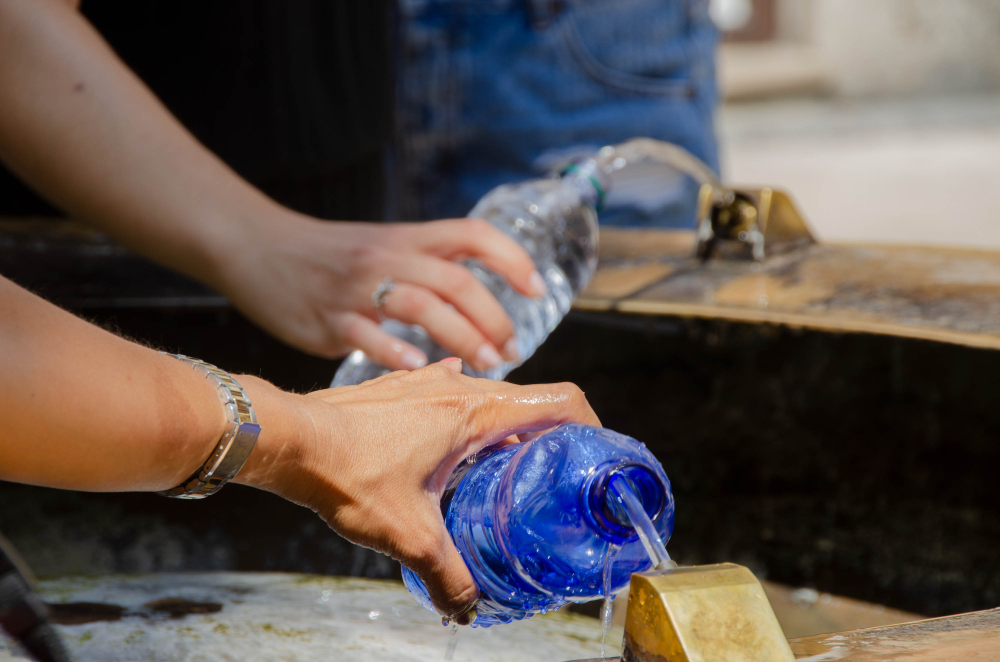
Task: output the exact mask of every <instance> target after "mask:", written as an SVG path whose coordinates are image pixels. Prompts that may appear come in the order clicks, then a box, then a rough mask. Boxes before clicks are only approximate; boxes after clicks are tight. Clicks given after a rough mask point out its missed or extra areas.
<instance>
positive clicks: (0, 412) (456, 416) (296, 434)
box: [0, 278, 599, 614]
mask: <svg viewBox="0 0 1000 662" xmlns="http://www.w3.org/2000/svg"><path fill="white" fill-rule="evenodd" d="M460 370H461V363H460V362H458V361H454V362H446V363H441V364H436V365H433V366H429V367H426V368H423V369H421V370H417V371H415V372H396V373H391V374H389V375H386V376H385V377H382V378H379V379H375V380H372V381H370V382H366V383H365V384H362V385H360V386H350V387H344V388H339V389H329V390H325V391H317V392H315V393H311V394H309V395H296V394H292V393H287V392H284V391H281V390H279V389H277V388H276V387H274V386H272V385H271V384H269V383H267V382H266V381H264V380H262V379H258V378H256V377H252V376H250V375H237V376H236V378H237V379H238V380H239V382H240V383H241V384H242V385H243V387H244V389H245V390H246V392H247V395H248V396H249V397H250V400H251V402H252V403H253V406H254V410H255V412H256V414H257V421H258V423H259V424H260V426H261V428H262V432H261V435H260V437H259V439H258V441H257V445H256V446H255V447H254V450H253V452H252V453H251V454H250V457H249V458H248V460H247V462H246V464H245V465H244V467H243V470H242V471H241V472H240V473H239V475H238V476H237V477H236V481H237V482H241V483H245V484H247V485H252V486H254V487H258V488H260V489H266V490H269V491H271V492H274V493H275V494H278V495H280V496H282V497H285V498H286V499H289V500H291V501H294V502H296V503H299V504H301V505H304V506H306V507H309V508H311V509H313V510H314V511H316V512H317V513H318V514H319V515H320V517H322V518H323V519H324V520H326V522H327V523H328V524H329V525H330V526H331V527H332V528H333V529H334V530H336V531H337V532H338V533H340V534H341V535H343V536H344V537H345V538H347V539H349V540H352V541H354V542H357V543H359V544H362V545H365V546H367V547H371V548H374V549H377V550H379V551H381V552H384V553H386V554H389V555H390V556H392V557H393V558H395V559H397V560H400V561H402V562H403V563H406V564H407V565H408V566H409V567H410V568H412V569H413V570H414V571H416V572H417V573H418V574H419V575H421V577H422V578H423V579H424V581H425V582H426V583H427V586H428V588H429V590H430V592H431V597H432V599H434V601H435V604H436V605H437V606H438V608H439V609H441V610H442V612H443V613H445V614H455V613H459V612H461V611H462V609H463V608H464V607H465V606H467V605H468V604H469V603H471V602H472V601H473V600H474V599H475V596H476V588H475V584H474V583H473V581H472V577H471V576H470V575H469V571H468V569H467V568H466V566H465V564H464V562H463V561H462V559H461V557H460V556H459V555H458V552H457V550H456V549H455V547H454V545H453V544H452V543H451V539H450V537H449V536H448V533H447V530H446V529H445V526H444V520H443V518H442V516H441V510H440V500H441V495H442V493H443V491H444V487H445V484H446V482H447V479H448V477H449V476H450V475H451V472H452V471H453V470H454V469H455V467H456V466H458V464H459V463H460V462H462V461H463V460H464V459H465V458H466V457H468V456H469V455H471V454H472V453H475V452H477V451H479V450H481V449H482V448H484V447H486V446H489V445H492V444H495V443H498V442H502V441H503V440H504V439H506V438H507V437H509V436H510V435H516V434H519V433H530V432H535V431H539V430H544V429H547V428H550V427H552V426H554V425H558V424H559V423H563V422H582V423H589V424H599V423H598V421H597V418H596V416H595V415H594V413H593V411H592V410H591V409H590V407H589V405H588V404H587V402H586V400H585V399H584V398H583V394H582V393H581V392H580V390H579V389H577V388H576V387H574V386H572V385H569V384H556V385H547V386H514V385H512V384H507V383H504V382H493V381H489V380H483V379H472V378H469V377H465V376H464V375H462V374H460ZM225 422H226V421H225V416H224V414H223V410H222V404H221V402H220V400H219V396H218V394H217V393H216V392H215V390H214V389H213V388H212V387H211V386H210V384H209V383H208V381H207V380H205V379H204V378H203V377H202V376H200V375H199V374H198V373H197V372H195V371H194V370H192V369H191V368H190V367H189V366H188V365H187V364H185V363H182V362H180V361H177V360H176V359H174V358H172V357H169V356H165V355H162V354H159V353H158V352H156V351H154V350H151V349H148V348H145V347H142V346H140V345H137V344H135V343H131V342H128V341H126V340H123V339H121V338H118V337H116V336H114V335H112V334H110V333H108V332H106V331H103V330H101V329H99V328H97V327H95V326H93V325H91V324H88V323H86V322H84V321H82V320H80V319H78V318H76V317H73V316H72V315H70V314H69V313H67V312H65V311H63V310H60V309H58V308H56V307H55V306H53V305H51V304H49V303H47V302H45V301H43V300H42V299H39V298H38V297H36V296H34V295H32V294H29V293H28V292H26V291H25V290H23V289H21V288H19V287H17V286H15V285H14V284H12V283H11V282H10V281H8V280H5V279H3V278H0V429H3V431H4V433H3V435H0V480H10V481H17V482H23V483H30V484H34V485H45V486H50V487H59V488H64V489H76V490H91V491H127V490H164V489H169V488H171V487H174V486H176V485H178V484H180V483H181V482H182V481H183V480H185V479H186V478H187V477H188V476H190V475H191V473H193V472H194V471H195V469H197V468H198V467H200V466H201V464H202V463H203V462H204V461H205V459H206V458H207V457H208V455H209V454H210V453H211V451H212V448H213V447H214V445H215V444H216V443H217V442H218V441H219V438H220V437H221V435H222V432H223V429H224V427H225Z"/></svg>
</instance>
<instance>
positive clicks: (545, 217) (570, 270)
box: [332, 175, 599, 386]
mask: <svg viewBox="0 0 1000 662" xmlns="http://www.w3.org/2000/svg"><path fill="white" fill-rule="evenodd" d="M595 186H599V185H595V184H594V183H592V179H590V178H588V177H582V176H573V175H568V176H566V177H563V178H561V179H537V180H531V181H527V182H521V183H519V184H508V185H504V186H499V187H497V188H495V189H493V190H492V191H490V192H489V193H487V194H486V195H485V196H484V197H483V198H482V200H480V201H479V203H478V204H477V205H476V206H475V207H474V208H473V209H472V211H470V212H469V216H470V217H472V218H485V219H486V220H488V221H489V222H490V223H492V224H493V225H494V226H495V227H497V228H499V229H500V230H502V231H503V232H505V233H506V234H507V235H508V236H510V237H511V238H513V239H514V240H515V241H517V242H518V243H519V244H521V246H523V247H524V249H525V250H526V251H527V252H528V254H529V255H530V256H531V258H532V260H533V261H534V263H535V268H537V269H538V272H539V273H540V274H541V275H542V278H544V279H545V283H546V285H547V286H548V290H549V291H548V294H546V295H545V296H543V297H539V298H530V297H525V296H522V295H520V294H518V293H517V292H515V291H514V289H513V288H511V287H510V286H509V285H508V284H507V281H505V280H504V279H503V278H502V277H500V276H498V275H497V274H495V273H494V272H492V271H490V270H489V269H487V268H486V267H484V266H483V265H482V264H480V263H479V262H477V261H476V260H469V261H467V262H466V263H465V264H466V266H467V267H469V269H470V270H471V271H472V272H473V274H475V276H476V277H477V278H478V279H479V280H480V281H481V282H482V283H483V284H484V285H486V287H487V289H489V290H490V292H492V293H493V295H494V296H495V297H496V298H497V300H498V301H499V302H500V305H501V306H503V308H504V310H505V311H507V315H508V316H510V319H511V321H512V323H513V325H514V333H515V336H516V338H517V346H518V353H519V354H520V356H521V360H522V361H523V360H526V359H527V358H528V357H529V356H531V355H532V354H533V353H534V352H535V350H536V349H538V346H539V345H541V344H542V342H543V341H544V340H545V338H547V337H548V335H549V333H551V332H552V330H553V329H555V327H556V325H558V324H559V322H560V321H561V320H562V318H563V317H564V316H565V315H566V313H567V312H569V309H570V306H571V305H572V304H573V300H574V299H575V298H576V297H577V295H579V294H580V292H581V291H583V289H584V288H585V287H586V286H587V283H589V282H590V278H591V276H593V273H594V269H595V268H596V266H597V233H598V230H597V212H596V211H595V210H594V206H595V204H596V202H597V197H598V191H599V189H598V188H596V187H595ZM382 327H383V328H384V329H385V330H386V331H388V332H389V333H391V334H392V335H394V336H396V337H398V338H402V339H403V340H406V341H407V342H410V343H412V344H413V345H415V346H416V347H418V348H420V349H421V350H423V351H424V352H425V353H426V354H427V357H428V359H429V361H431V362H434V361H439V360H441V359H443V358H446V357H447V356H450V354H449V353H447V352H446V351H445V350H443V349H441V348H440V347H439V346H437V344H436V343H434V342H433V341H432V340H431V339H430V337H429V336H428V335H427V332H426V331H424V330H423V329H422V328H420V327H419V326H411V325H406V324H402V323H400V322H397V321H395V320H388V321H386V322H384V323H383V325H382ZM520 363H521V362H520V361H519V362H511V363H503V364H501V365H499V366H497V367H495V368H493V369H491V370H488V371H486V372H478V371H475V370H473V369H472V368H471V367H470V366H468V365H466V366H465V372H466V374H470V375H473V376H475V377H487V378H489V379H503V378H504V377H506V376H507V373H509V372H510V371H511V370H513V369H514V368H516V367H517V366H518V365H520ZM387 372H388V370H387V369H386V368H383V367H382V366H380V365H378V364H377V363H375V362H373V361H371V360H370V359H369V358H368V357H367V356H366V355H365V354H364V353H363V352H360V351H356V352H353V353H352V354H351V355H350V356H349V357H347V359H346V360H345V361H344V363H343V364H342V365H341V367H340V369H339V370H338V371H337V375H336V376H335V377H334V379H333V384H332V385H333V386H345V385H348V384H360V383H361V382H363V381H367V380H369V379H374V378H375V377H379V376H381V375H384V374H385V373H387Z"/></svg>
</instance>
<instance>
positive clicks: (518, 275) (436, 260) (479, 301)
mask: <svg viewBox="0 0 1000 662" xmlns="http://www.w3.org/2000/svg"><path fill="white" fill-rule="evenodd" d="M247 234H248V236H250V237H251V239H250V241H249V242H248V243H247V244H246V245H244V246H241V247H240V249H239V250H236V251H227V252H226V253H225V255H224V256H223V259H222V260H221V261H220V268H221V269H223V270H224V271H223V273H222V275H221V281H222V282H221V283H220V284H219V288H220V289H221V290H222V291H223V292H224V293H225V294H226V295H227V296H229V298H230V299H231V300H232V301H233V303H234V304H235V305H236V306H237V307H238V308H239V309H240V310H242V311H243V312H244V313H245V314H246V315H247V316H248V317H250V318H251V319H252V320H254V321H255V322H256V323H257V324H259V325H260V326H262V327H263V328H264V329H266V330H267V331H269V332H271V333H272V334H274V335H275V336H277V337H279V338H281V339H282V340H284V341H285V342H287V343H289V344H291V345H293V346H295V347H298V348H299V349H302V350H305V351H307V352H310V353H313V354H317V355H320V356H326V357H336V356H342V355H344V354H346V353H347V352H349V351H350V350H352V349H361V350H362V351H364V352H365V353H366V354H368V356H370V357H372V358H373V359H374V360H375V361H377V362H378V363H381V364H382V365H385V366H387V367H389V368H392V369H410V370H412V369H415V368H419V367H422V366H424V365H426V363H427V357H426V356H425V355H424V354H423V352H421V351H420V350H418V349H417V348H415V347H413V346H412V345H410V344H409V343H405V342H403V341H401V340H399V339H398V338H395V337H394V336H391V335H389V334H388V333H386V332H385V331H383V330H382V329H381V328H379V325H378V317H377V315H376V311H375V307H374V306H373V304H372V301H371V295H372V292H374V291H375V288H376V287H377V286H378V285H379V283H381V282H382V281H383V279H384V278H385V277H386V276H391V277H392V278H393V280H394V281H395V282H396V288H395V290H394V291H392V292H391V293H390V294H388V296H386V298H385V302H384V305H383V307H382V312H383V314H384V315H385V316H386V317H390V318H393V319H397V320H399V321H401V322H405V323H407V324H419V325H420V326H422V327H424V328H425V329H426V330H427V332H428V333H429V334H430V336H431V337H432V338H433V339H434V340H435V341H437V343H438V344H439V345H441V346H442V347H444V348H446V349H447V350H449V351H450V352H453V353H454V354H455V355H456V356H458V357H461V358H462V359H464V360H466V361H468V362H469V363H470V364H471V365H472V366H473V367H475V368H476V369H478V370H485V369H487V368H490V367H493V366H495V365H497V364H499V363H500V362H501V360H514V359H516V358H517V345H516V342H515V339H514V332H513V327H512V326H511V322H510V319H509V318H508V317H507V314H506V313H505V312H504V310H503V308H502V307H501V306H500V304H499V302H497V300H496V299H495V298H494V297H493V295H492V294H490V292H489V290H487V289H486V287H485V286H484V285H483V284H482V283H480V282H479V281H478V280H477V279H476V278H475V277H474V276H473V275H472V273H471V272H470V271H469V270H468V269H466V268H465V267H463V266H462V265H460V264H456V261H460V260H464V259H466V258H476V259H478V260H479V261H481V262H482V263H483V264H485V265H486V266H487V267H489V268H490V269H492V270H494V271H495V272H497V273H499V274H501V275H502V276H504V277H505V278H506V279H507V281H508V282H509V283H510V284H511V285H512V286H513V287H514V288H515V289H516V290H517V291H518V292H520V293H522V294H524V295H527V296H540V295H541V294H544V292H545V282H544V281H543V280H542V278H541V275H539V274H538V272H537V271H536V270H535V266H534V264H533V263H532V261H531V258H530V257H529V256H528V254H527V253H526V252H525V251H524V249H522V248H521V247H520V246H519V245H518V244H517V243H516V242H514V241H513V240H512V239H510V238H509V237H507V236H506V235H504V234H503V233H502V232H500V231H499V230H497V229H496V228H494V227H493V226H491V225H489V223H487V222H486V221H482V220H473V219H460V220H446V221H434V222H430V223H419V224H415V223H406V224H391V225H389V224H376V223H338V222H320V221H316V220H315V219H312V218H308V217H304V216H300V215H292V214H288V215H287V216H284V217H280V218H279V219H278V221H276V222H269V223H267V224H265V225H263V226H262V227H260V228H258V229H257V230H250V231H249V232H248V233H247Z"/></svg>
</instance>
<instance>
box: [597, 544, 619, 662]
mask: <svg viewBox="0 0 1000 662" xmlns="http://www.w3.org/2000/svg"><path fill="white" fill-rule="evenodd" d="M620 549H621V547H620V546H618V545H608V553H607V554H606V555H605V557H604V587H603V589H604V590H603V593H604V605H603V606H602V607H601V659H602V660H603V659H604V658H606V657H608V651H607V639H608V630H610V629H611V616H612V615H613V613H614V612H613V611H612V609H611V601H612V600H614V599H615V596H614V594H612V593H611V571H612V569H613V568H614V565H615V557H617V556H618V550H620Z"/></svg>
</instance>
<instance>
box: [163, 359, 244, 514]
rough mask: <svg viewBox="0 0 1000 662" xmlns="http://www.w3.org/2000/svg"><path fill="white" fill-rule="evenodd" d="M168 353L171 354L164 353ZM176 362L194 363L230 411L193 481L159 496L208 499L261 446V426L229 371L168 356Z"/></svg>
mask: <svg viewBox="0 0 1000 662" xmlns="http://www.w3.org/2000/svg"><path fill="white" fill-rule="evenodd" d="M161 353H162V354H167V352H161ZM167 356H172V357H174V358H175V359H178V360H180V361H184V362H185V363H190V364H191V365H192V366H193V367H194V369H195V370H197V371H199V372H202V373H204V374H205V379H207V380H209V381H210V382H212V384H213V385H214V386H215V387H216V390H217V391H218V393H219V397H220V398H222V404H223V406H225V408H226V419H227V420H228V423H227V425H226V432H225V434H223V435H222V439H220V440H219V443H218V444H216V446H215V450H214V451H213V452H212V455H211V456H210V457H209V458H208V459H207V460H205V464H203V465H202V466H201V468H200V469H198V470H197V471H195V472H194V473H193V474H192V475H191V477H190V478H188V479H187V480H185V481H184V482H183V483H181V484H180V485H178V486H177V487H175V488H173V489H172V490H165V491H163V492H157V494H159V495H161V496H165V497H171V498H174V499H204V498H205V497H207V496H209V495H212V494H215V493H216V492H218V491H219V490H221V489H222V486H223V485H225V484H226V483H228V482H229V481H230V480H231V479H232V478H234V477H235V476H236V474H237V473H239V471H240V469H242V468H243V463H244V462H246V461H247V458H248V457H250V451H252V450H253V447H254V444H256V443H257V437H258V436H259V435H260V426H259V425H257V416H256V415H255V414H254V411H253V406H252V405H251V404H250V398H248V397H247V394H246V392H245V391H244V390H243V387H242V386H240V383H239V382H237V381H236V380H235V379H233V377H232V375H230V374H229V373H228V372H226V371H225V370H220V369H219V368H216V367H215V366H214V365H212V364H211V363H205V362H204V361H199V360H198V359H192V358H190V357H187V356H184V355H183V354H167Z"/></svg>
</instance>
